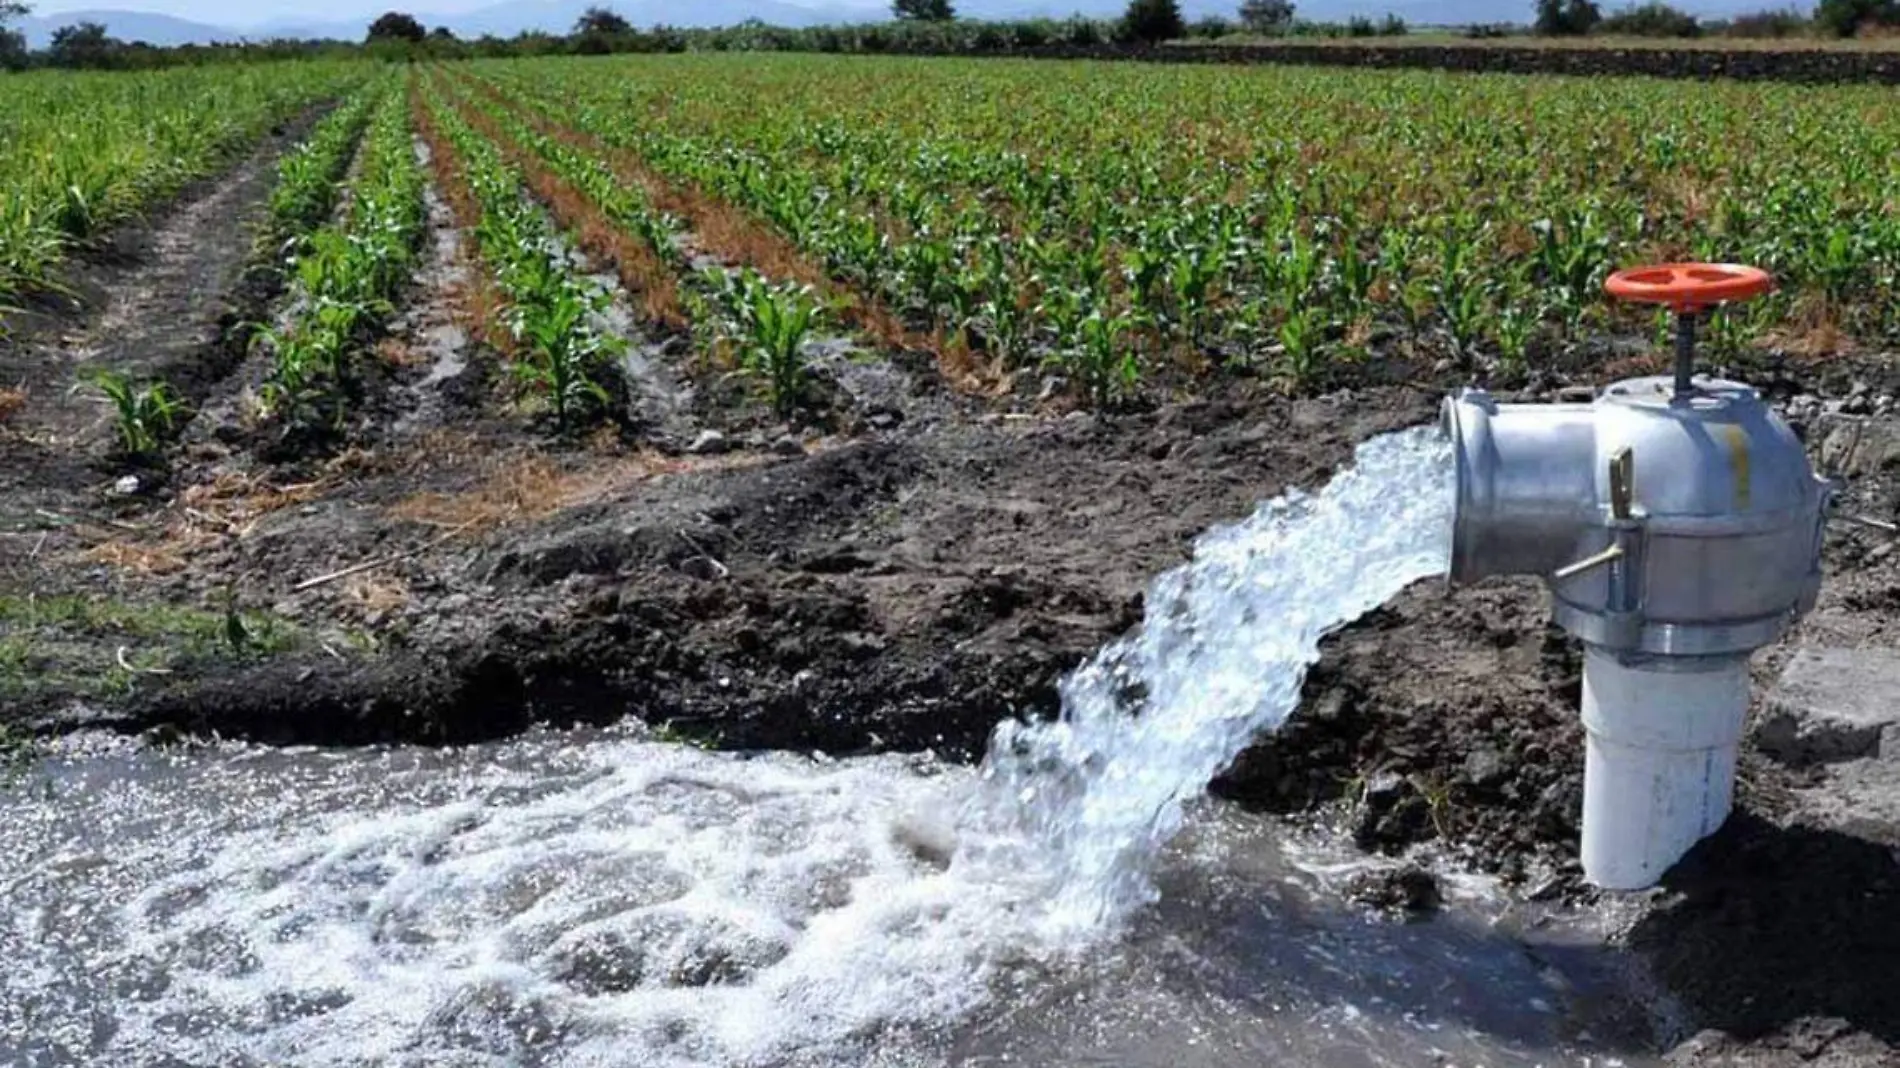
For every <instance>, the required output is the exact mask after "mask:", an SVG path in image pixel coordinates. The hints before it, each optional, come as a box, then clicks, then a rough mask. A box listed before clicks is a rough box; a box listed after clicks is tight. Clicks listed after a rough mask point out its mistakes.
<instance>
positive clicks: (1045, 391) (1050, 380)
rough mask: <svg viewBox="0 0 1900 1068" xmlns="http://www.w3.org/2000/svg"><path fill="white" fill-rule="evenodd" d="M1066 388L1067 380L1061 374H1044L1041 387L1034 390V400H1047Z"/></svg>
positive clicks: (1040, 401)
mask: <svg viewBox="0 0 1900 1068" xmlns="http://www.w3.org/2000/svg"><path fill="white" fill-rule="evenodd" d="M1068 388H1069V380H1068V379H1066V378H1064V377H1062V376H1061V375H1044V376H1043V379H1042V388H1041V389H1039V390H1037V391H1036V401H1037V403H1042V402H1045V401H1048V400H1050V399H1051V398H1053V397H1055V396H1056V394H1058V393H1061V392H1062V391H1063V390H1065V389H1068Z"/></svg>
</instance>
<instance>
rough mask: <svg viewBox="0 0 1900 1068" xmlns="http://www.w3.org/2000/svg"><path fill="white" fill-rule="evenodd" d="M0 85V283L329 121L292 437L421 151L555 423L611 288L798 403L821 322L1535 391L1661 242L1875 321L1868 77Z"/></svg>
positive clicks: (909, 68) (1896, 315) (764, 392)
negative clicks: (250, 142) (305, 125)
mask: <svg viewBox="0 0 1900 1068" xmlns="http://www.w3.org/2000/svg"><path fill="white" fill-rule="evenodd" d="M8 85H9V88H10V89H16V90H17V91H15V92H11V93H10V94H9V96H8V101H7V103H6V104H5V105H0V178H4V180H5V181H6V183H7V185H8V188H9V196H8V197H7V199H6V201H5V202H4V205H0V301H4V300H5V299H6V298H9V297H12V298H18V297H19V296H20V295H22V294H25V293H29V292H31V291H33V290H35V289H36V288H45V287H57V285H58V284H59V283H58V281H57V265H58V264H59V262H60V260H61V258H62V257H64V256H65V255H67V254H68V253H69V252H70V251H72V250H73V249H74V248H76V247H79V246H81V245H83V243H84V242H86V241H87V240H88V239H89V238H90V237H91V236H93V235H96V234H97V233H98V232H99V230H100V229H101V228H102V227H104V226H106V225H108V224H110V223H112V222H114V221H117V220H122V219H125V218H127V217H129V216H131V215H133V214H134V213H136V212H138V211H139V210H140V209H141V208H142V207H144V206H146V205H149V204H152V203H155V202H157V201H159V200H160V199H162V198H163V197H164V196H166V195H167V194H168V193H170V192H172V191H175V190H176V189H177V188H179V187H180V186H181V185H182V184H183V183H184V182H186V181H188V180H190V179H191V178H193V177H196V176H199V175H202V174H204V173H206V172H208V171H209V170H211V169H213V168H215V167H216V166H218V164H219V161H220V160H222V159H225V158H228V157H229V155H230V154H231V153H232V152H233V151H234V150H235V149H236V148H238V147H240V146H242V145H243V144H244V143H245V142H246V140H247V139H249V138H253V137H255V135H256V134H257V132H258V130H259V129H260V128H262V127H263V126H265V125H267V124H270V123H273V122H280V121H283V120H284V119H286V118H287V117H291V116H294V115H296V114H299V113H302V112H305V111H307V110H308V109H311V108H313V107H315V106H317V105H318V104H319V103H320V102H324V101H328V102H331V103H333V104H334V107H333V108H332V109H331V110H329V111H328V112H327V116H326V117H325V118H323V119H322V120H321V121H320V122H318V123H317V124H316V126H315V127H314V128H313V130H312V132H311V133H310V135H309V136H308V138H307V139H306V140H305V142H304V143H303V145H301V146H300V147H299V148H297V149H295V150H294V151H292V152H290V153H288V154H287V155H286V156H285V157H284V158H283V160H282V161H281V162H280V163H279V164H278V182H277V186H276V189H275V191H274V192H273V194H272V196H271V199H270V204H269V221H268V225H267V227H266V232H265V234H264V235H263V237H264V239H265V240H266V241H267V242H269V243H270V244H272V245H273V246H276V247H278V248H279V249H280V250H281V253H282V255H283V257H285V260H286V262H287V263H288V264H289V266H290V274H291V276H292V278H293V284H292V285H291V294H290V301H291V304H292V307H291V310H290V311H289V312H288V314H286V315H285V316H283V317H281V318H280V321H279V323H278V325H277V326H276V327H275V328H274V329H272V330H270V331H268V332H266V333H265V334H264V335H263V336H262V339H261V347H262V348H263V349H265V350H266V351H268V352H269V353H270V356H271V359H272V361H273V370H272V371H271V373H270V375H269V380H268V382H267V383H266V384H265V386H264V389H263V398H262V400H263V405H262V407H263V409H264V410H265V411H266V412H267V413H270V414H279V415H284V416H286V417H291V418H297V419H304V420H321V419H329V420H332V421H334V420H337V419H340V417H341V414H342V409H341V405H342V403H343V400H342V398H343V396H344V394H346V393H347V392H348V390H347V389H346V388H345V386H346V384H347V382H348V381H349V379H350V372H349V365H350V359H351V353H352V352H355V351H358V350H361V349H362V348H363V347H364V346H365V345H366V344H368V343H369V341H370V340H371V339H372V338H373V337H374V335H375V333H376V331H377V329H378V328H379V324H380V323H381V322H382V321H383V320H385V319H387V318H388V316H389V315H390V314H392V313H393V312H394V310H395V307H396V305H397V304H398V303H399V302H400V300H401V297H402V293H401V290H402V287H403V283H404V281H405V280H406V279H407V278H408V276H409V273H410V271H411V269H412V267H413V259H414V256H415V250H416V249H417V248H418V246H419V244H420V242H421V241H422V239H423V235H422V231H423V229H424V227H425V221H424V218H423V214H422V209H421V197H422V192H421V190H422V186H423V185H424V184H425V183H426V178H425V177H424V174H423V171H422V168H421V167H420V166H419V165H418V164H417V163H416V162H415V161H414V160H409V159H407V158H406V156H405V152H406V151H408V146H409V143H410V139H411V138H412V137H413V136H415V135H416V134H418V133H419V134H421V135H422V136H423V137H424V139H425V140H428V141H429V143H430V145H431V148H432V150H433V151H434V152H436V153H437V154H438V155H440V156H442V157H444V158H443V159H441V160H440V161H438V166H437V168H436V180H437V182H438V184H441V183H444V182H450V183H455V184H458V185H460V186H462V187H465V191H466V193H467V194H468V195H467V196H465V197H463V198H461V199H462V200H463V202H465V203H467V204H470V205H472V209H471V214H470V215H469V217H467V218H465V219H463V220H461V221H462V224H463V225H464V226H466V227H468V228H469V229H470V230H471V231H472V234H473V238H474V240H473V242H472V245H473V247H474V248H475V250H476V256H477V258H478V260H479V264H480V270H481V272H482V274H483V276H484V278H485V279H486V285H487V286H488V287H489V288H490V289H491V290H492V292H493V294H494V297H495V300H494V301H493V304H494V307H493V308H492V309H490V310H491V311H492V315H491V316H490V321H489V322H487V323H486V324H485V327H486V335H487V336H489V337H490V338H491V339H493V340H495V341H496V342H497V345H498V347H499V348H501V349H502V350H503V351H504V353H505V354H506V356H507V357H508V360H509V370H510V375H509V377H510V378H511V379H512V380H514V381H515V382H516V383H518V385H519V386H520V392H521V394H522V395H523V396H524V397H525V398H528V399H530V400H532V401H533V402H534V403H535V404H537V405H539V406H541V407H543V408H544V409H545V410H546V411H547V412H548V413H549V414H551V415H552V417H553V419H554V422H555V423H556V425H557V426H558V427H560V428H561V429H563V430H566V429H570V428H572V427H573V426H574V425H575V424H577V423H580V422H584V421H589V420H592V419H595V418H598V417H600V416H602V415H606V414H610V413H611V412H612V411H613V409H614V405H613V404H612V403H610V402H611V399H612V398H611V395H610V387H611V386H612V384H613V378H614V375H615V373H616V371H615V368H616V366H617V363H618V360H619V358H620V357H621V355H622V353H623V352H624V351H625V349H626V346H627V339H626V338H624V337H622V336H619V335H618V334H617V333H616V332H615V330H614V329H612V328H610V327H609V326H608V325H607V323H606V318H605V316H604V312H605V309H606V308H607V305H608V304H609V303H610V302H611V301H612V300H613V299H615V298H616V297H618V296H624V297H625V298H627V300H628V302H629V305H630V306H631V307H633V308H635V309H636V311H637V313H638V315H637V317H638V319H639V321H638V322H637V323H635V327H636V329H637V330H638V331H640V332H641V333H642V334H643V335H645V336H649V337H651V336H671V335H683V336H685V337H688V338H689V339H690V340H691V342H692V349H693V351H694V353H695V354H696V356H695V358H696V359H700V360H706V361H711V363H712V364H714V365H715V366H718V367H721V368H726V369H730V370H734V371H737V372H740V373H741V374H743V375H745V376H746V377H748V378H749V379H750V380H752V381H754V382H756V384H757V393H758V395H759V398H760V400H761V402H763V403H766V404H769V405H770V406H772V407H773V408H774V409H776V410H777V411H778V412H779V413H780V414H784V415H791V414H793V413H795V412H796V410H797V408H798V404H799V399H800V396H801V391H802V390H803V389H804V387H805V364H806V352H807V350H808V349H809V347H810V346H811V344H812V342H814V341H818V340H823V339H826V338H839V337H848V338H850V339H852V340H854V341H856V342H857V343H858V345H859V347H860V348H862V349H865V350H869V351H872V352H876V351H886V352H889V351H893V350H897V349H909V350H918V349H923V350H928V351H932V352H934V353H935V354H936V355H938V356H939V357H940V362H941V364H942V366H943V367H945V369H946V370H949V371H951V372H952V374H951V377H952V378H953V379H956V380H958V381H964V382H978V381H982V380H984V379H985V378H986V377H987V378H988V379H990V380H992V381H994V380H998V379H1000V378H1001V377H1003V376H1007V375H1010V374H1013V373H1017V372H1025V371H1027V372H1032V373H1055V374H1058V375H1059V376H1060V381H1061V382H1062V383H1066V386H1067V389H1068V391H1069V392H1070V393H1071V394H1072V395H1073V396H1074V397H1075V398H1076V399H1078V400H1080V401H1082V402H1085V403H1090V404H1094V405H1101V406H1111V405H1114V404H1116V403H1118V402H1121V401H1124V400H1126V399H1128V398H1129V397H1131V396H1133V395H1135V394H1138V393H1140V392H1141V391H1142V390H1143V389H1145V388H1149V386H1150V385H1151V384H1152V383H1155V382H1156V381H1157V380H1161V381H1165V382H1168V383H1178V381H1179V379H1180V376H1181V375H1183V374H1186V375H1190V376H1193V375H1204V374H1215V373H1240V374H1248V375H1254V376H1258V377H1261V378H1265V379H1268V380H1270V381H1272V382H1275V383H1277V384H1280V385H1283V386H1284V387H1286V388H1290V389H1302V388H1311V387H1314V386H1316V385H1319V384H1322V383H1323V382H1324V381H1326V379H1327V377H1328V375H1329V373H1330V372H1331V371H1332V370H1333V369H1335V368H1339V367H1342V366H1346V365H1350V364H1351V363H1353V362H1355V361H1360V360H1364V359H1367V358H1369V357H1372V356H1374V355H1377V354H1380V353H1382V352H1385V351H1389V349H1390V347H1391V346H1394V345H1397V346H1401V347H1403V348H1404V349H1405V351H1406V352H1407V353H1408V354H1410V355H1412V356H1423V357H1427V358H1429V361H1430V362H1435V363H1444V362H1446V361H1449V362H1450V364H1451V365H1452V366H1455V367H1459V368H1462V369H1466V370H1469V371H1474V372H1488V373H1500V374H1505V375H1515V374H1521V373H1523V372H1526V371H1529V370H1534V369H1535V368H1536V367H1537V366H1538V365H1539V364H1540V363H1541V362H1545V361H1568V362H1570V363H1572V364H1574V362H1575V360H1576V358H1577V356H1578V354H1579V353H1584V354H1588V353H1590V352H1600V351H1601V350H1600V349H1592V348H1590V342H1592V340H1593V339H1600V338H1601V337H1602V336H1604V335H1606V334H1615V335H1620V336H1622V337H1624V338H1632V337H1634V338H1641V337H1643V336H1644V335H1645V334H1647V333H1648V332H1649V331H1651V330H1652V329H1654V330H1656V331H1657V332H1658V333H1660V331H1661V329H1662V327H1663V326H1665V325H1666V324H1663V323H1661V322H1660V321H1651V320H1647V319H1644V318H1642V317H1641V313H1634V312H1630V311H1627V310H1618V309H1616V308H1614V307H1612V306H1611V305H1610V304H1609V303H1608V302H1606V300H1605V299H1604V298H1603V297H1602V295H1601V293H1600V284H1601V282H1602V280H1603V278H1604V276H1605V275H1606V274H1608V273H1609V272H1610V271H1611V270H1613V269H1615V268H1617V267H1619V266H1623V265H1629V264H1636V263H1642V262H1647V261H1667V260H1679V259H1696V260H1717V261H1734V262H1742V263H1750V264H1756V265H1759V266H1762V267H1765V268H1767V269H1768V270H1770V271H1771V272H1773V273H1774V275H1775V276H1776V278H1777V280H1778V282H1779V289H1778V291H1777V292H1776V293H1775V294H1774V295H1773V296H1772V297H1770V298H1768V299H1765V300H1761V301H1757V302H1754V303H1751V304H1748V305H1744V306H1741V307H1738V308H1737V309H1735V310H1734V311H1733V312H1732V313H1728V314H1719V315H1718V316H1716V318H1715V321H1714V322H1713V323H1711V324H1710V327H1709V334H1708V336H1709V340H1710V342H1711V343H1712V345H1713V346H1715V348H1716V350H1717V351H1718V352H1720V353H1721V354H1722V355H1725V356H1733V355H1735V354H1737V353H1740V352H1742V351H1745V350H1748V349H1750V348H1753V347H1760V346H1770V345H1781V346H1789V347H1793V346H1799V345H1802V344H1812V339H1814V338H1816V337H1819V338H1822V339H1824V340H1825V343H1826V344H1828V345H1838V344H1842V343H1846V344H1852V343H1856V342H1858V343H1862V344H1872V345H1876V346H1877V345H1880V344H1882V343H1883V342H1887V341H1890V340H1891V339H1892V338H1893V336H1894V335H1895V333H1896V332H1900V300H1896V287H1897V286H1900V201H1896V199H1895V198H1894V195H1893V192H1892V191H1893V190H1894V189H1896V188H1900V119H1896V118H1895V116H1894V111H1893V109H1892V108H1891V107H1890V104H1891V97H1892V90H1890V89H1884V88H1875V87H1865V88H1862V87H1830V88H1809V87H1796V86H1779V85H1743V84H1739V83H1722V84H1689V83H1682V82H1664V81H1652V80H1642V79H1612V78H1601V79H1586V78H1575V79H1568V78H1539V77H1517V76H1508V75H1495V76H1492V75H1481V76H1472V75H1459V74H1444V73H1432V72H1399V73H1395V72H1385V71H1380V72H1351V71H1338V70H1317V69H1304V68H1245V69H1238V68H1219V67H1206V68H1202V67H1193V68H1183V67H1168V66H1142V65H1109V64H1087V63H1049V62H1033V61H1028V62H1018V61H967V60H927V59H908V58H902V59H897V58H890V59H885V58H840V57H823V58H818V57H800V56H746V57H742V58H740V57H730V56H711V55H708V56H643V57H616V58H612V59H603V60H577V59H569V58H550V59H538V60H515V61H487V62H478V63H469V64H461V65H455V66H443V67H437V68H434V69H431V70H427V71H423V72H421V73H419V74H416V75H397V74H389V75H387V76H382V75H378V74H376V72H375V70H374V69H373V68H371V67H369V66H367V65H356V66H347V65H331V64H299V65H294V66H288V67H282V68H271V69H269V70H257V69H250V68H222V69H221V68H211V69H205V70H191V71H172V72H165V73H159V74H144V75H122V76H114V75H104V76H72V75H46V76H31V77H16V78H12V79H10V80H9V82H8ZM366 129H367V130H368V135H367V137H366V136H365V130H366ZM359 143H360V145H361V147H360V149H359ZM346 186H347V187H348V189H349V190H351V191H350V192H349V193H347V194H345V193H343V192H340V190H342V189H344V188H345V187H346ZM587 262H597V263H605V264H606V265H607V266H608V267H609V268H610V269H611V270H612V271H613V273H614V274H615V275H617V279H618V281H619V283H620V288H621V289H622V291H623V292H622V293H620V294H615V293H612V292H610V291H609V288H611V287H608V288H603V286H602V285H601V283H600V277H601V276H600V275H598V274H589V273H588V271H587V269H586V268H585V266H584V264H585V263H587ZM1170 388H1172V387H1170Z"/></svg>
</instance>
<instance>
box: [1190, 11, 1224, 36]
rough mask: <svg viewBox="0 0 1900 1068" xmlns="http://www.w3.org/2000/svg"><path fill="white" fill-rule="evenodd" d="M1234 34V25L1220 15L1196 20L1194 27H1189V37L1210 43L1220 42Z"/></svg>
mask: <svg viewBox="0 0 1900 1068" xmlns="http://www.w3.org/2000/svg"><path fill="white" fill-rule="evenodd" d="M1233 32H1234V24H1233V23H1231V22H1228V21H1227V20H1226V19H1224V18H1221V17H1220V16H1219V15H1209V16H1207V17H1206V18H1202V19H1195V20H1194V25H1192V26H1189V27H1188V36H1189V37H1199V38H1202V39H1203V40H1208V41H1216V40H1219V39H1220V38H1222V37H1226V36H1227V35H1228V34H1231V33H1233Z"/></svg>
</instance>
